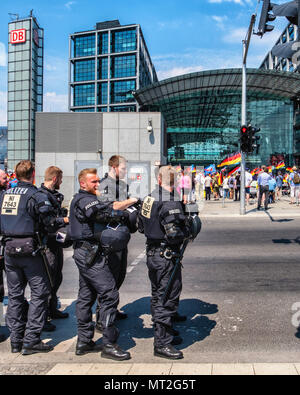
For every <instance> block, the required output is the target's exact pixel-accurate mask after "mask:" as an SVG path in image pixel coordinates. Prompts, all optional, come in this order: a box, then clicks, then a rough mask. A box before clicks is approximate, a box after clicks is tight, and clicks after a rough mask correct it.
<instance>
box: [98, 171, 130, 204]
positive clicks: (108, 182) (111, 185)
mask: <svg viewBox="0 0 300 395" xmlns="http://www.w3.org/2000/svg"><path fill="white" fill-rule="evenodd" d="M99 191H100V198H99V199H100V200H101V201H102V202H116V201H123V200H127V199H128V185H127V184H126V183H125V182H124V181H122V180H116V179H114V178H112V177H110V176H107V177H105V178H103V179H102V180H101V181H100V186H99Z"/></svg>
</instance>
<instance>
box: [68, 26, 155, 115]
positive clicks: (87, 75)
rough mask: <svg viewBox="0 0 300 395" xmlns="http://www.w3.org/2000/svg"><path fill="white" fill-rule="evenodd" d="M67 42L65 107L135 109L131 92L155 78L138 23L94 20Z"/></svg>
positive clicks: (74, 110) (95, 110)
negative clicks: (92, 24) (68, 53)
mask: <svg viewBox="0 0 300 395" xmlns="http://www.w3.org/2000/svg"><path fill="white" fill-rule="evenodd" d="M69 46H70V49H69V50H70V61H69V111H72V112H123V111H126V112H137V111H138V110H139V106H138V104H137V102H136V101H135V99H134V97H133V95H132V92H133V91H136V90H138V89H140V88H143V87H145V86H148V85H151V84H152V83H154V82H157V76H156V71H155V68H154V66H153V64H152V61H151V58H150V55H149V52H148V49H147V45H146V42H145V39H144V36H143V33H142V29H141V27H140V25H136V24H135V25H127V26H121V24H120V22H119V21H118V20H115V21H108V22H101V23H97V25H96V28H95V29H94V30H90V31H85V32H79V33H74V34H72V35H71V36H70V44H69Z"/></svg>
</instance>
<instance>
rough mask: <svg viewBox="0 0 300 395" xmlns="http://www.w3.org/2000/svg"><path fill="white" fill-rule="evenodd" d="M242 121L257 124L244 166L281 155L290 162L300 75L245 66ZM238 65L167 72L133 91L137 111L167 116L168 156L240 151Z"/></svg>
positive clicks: (208, 160) (205, 159) (202, 159)
mask: <svg viewBox="0 0 300 395" xmlns="http://www.w3.org/2000/svg"><path fill="white" fill-rule="evenodd" d="M247 85H248V92H247V100H248V103H247V122H249V123H251V124H252V125H253V126H256V127H259V128H261V132H260V136H261V140H260V144H261V148H260V152H259V154H258V155H250V156H249V157H248V158H247V163H248V165H249V166H251V167H252V166H256V165H261V164H264V163H265V164H268V163H270V162H271V158H272V157H274V156H276V155H278V156H279V155H282V154H283V155H284V158H285V161H286V164H287V165H292V164H293V163H294V160H295V157H294V153H295V152H296V147H295V139H294V123H295V122H294V117H295V106H297V103H298V100H300V75H298V74H296V73H287V72H285V73H284V72H278V71H276V72H275V71H267V70H258V69H248V74H247ZM241 87H242V71H241V69H227V70H213V71H205V72H199V73H192V74H186V75H183V76H179V77H175V78H170V79H167V80H164V81H161V82H158V83H156V84H153V85H152V86H150V87H146V88H144V89H140V90H139V91H137V92H135V98H136V99H137V101H138V103H139V105H140V108H141V111H149V110H152V111H155V110H157V111H161V112H162V114H163V116H164V119H165V121H166V130H167V147H168V153H167V156H168V162H170V163H172V164H178V163H180V164H182V165H185V164H186V165H190V164H195V165H198V166H206V165H209V164H212V163H215V164H219V163H221V162H222V160H223V159H225V158H226V157H227V155H229V154H232V153H235V152H237V151H239V138H240V125H241V99H242V92H241Z"/></svg>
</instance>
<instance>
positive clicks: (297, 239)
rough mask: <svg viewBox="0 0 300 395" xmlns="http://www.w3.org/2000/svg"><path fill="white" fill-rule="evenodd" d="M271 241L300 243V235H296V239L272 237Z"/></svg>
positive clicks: (276, 242)
mask: <svg viewBox="0 0 300 395" xmlns="http://www.w3.org/2000/svg"><path fill="white" fill-rule="evenodd" d="M272 241H273V243H275V244H293V243H296V244H300V236H298V237H297V238H296V239H273V240H272Z"/></svg>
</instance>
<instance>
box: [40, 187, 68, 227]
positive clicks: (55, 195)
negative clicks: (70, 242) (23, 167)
mask: <svg viewBox="0 0 300 395" xmlns="http://www.w3.org/2000/svg"><path fill="white" fill-rule="evenodd" d="M39 191H40V192H42V193H44V194H45V195H47V197H48V200H49V202H50V203H51V205H52V207H53V211H54V213H55V226H56V227H57V228H61V227H63V226H65V222H64V215H63V210H62V207H61V205H62V203H63V201H64V195H63V194H61V193H60V192H58V191H56V190H51V189H49V188H46V187H45V185H44V184H42V185H41V187H40V188H39Z"/></svg>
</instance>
